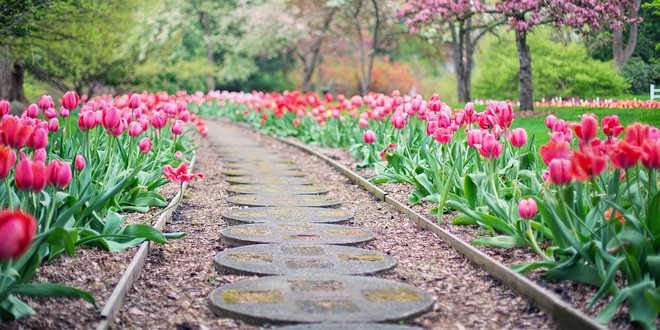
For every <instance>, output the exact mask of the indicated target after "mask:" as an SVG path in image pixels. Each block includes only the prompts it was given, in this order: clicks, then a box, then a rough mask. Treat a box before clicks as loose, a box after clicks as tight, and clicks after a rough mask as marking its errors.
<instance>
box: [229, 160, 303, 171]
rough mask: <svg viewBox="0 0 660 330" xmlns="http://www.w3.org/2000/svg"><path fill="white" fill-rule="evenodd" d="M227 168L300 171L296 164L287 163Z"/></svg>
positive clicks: (241, 165)
mask: <svg viewBox="0 0 660 330" xmlns="http://www.w3.org/2000/svg"><path fill="white" fill-rule="evenodd" d="M225 167H226V168H231V169H243V170H259V169H263V170H270V169H278V170H298V169H299V168H298V167H297V166H296V165H294V164H287V163H280V164H271V163H268V162H258V163H255V162H251V163H231V164H226V165H225Z"/></svg>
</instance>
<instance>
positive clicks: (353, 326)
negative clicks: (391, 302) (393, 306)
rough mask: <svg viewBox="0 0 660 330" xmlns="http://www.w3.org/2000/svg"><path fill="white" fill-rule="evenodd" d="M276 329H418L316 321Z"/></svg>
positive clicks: (392, 325) (376, 324)
mask: <svg viewBox="0 0 660 330" xmlns="http://www.w3.org/2000/svg"><path fill="white" fill-rule="evenodd" d="M276 329H277V330H420V329H421V328H417V327H411V326H407V325H395V324H383V323H317V324H298V325H289V326H285V327H277V328H276Z"/></svg>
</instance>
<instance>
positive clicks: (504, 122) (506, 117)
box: [497, 101, 513, 128]
mask: <svg viewBox="0 0 660 330" xmlns="http://www.w3.org/2000/svg"><path fill="white" fill-rule="evenodd" d="M497 123H498V124H499V125H500V126H501V127H502V128H508V127H511V123H513V107H511V103H510V102H507V101H503V102H498V104H497Z"/></svg>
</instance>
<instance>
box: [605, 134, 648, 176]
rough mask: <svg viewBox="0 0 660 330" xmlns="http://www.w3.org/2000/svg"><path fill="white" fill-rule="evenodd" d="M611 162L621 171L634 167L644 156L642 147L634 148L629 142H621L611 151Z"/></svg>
mask: <svg viewBox="0 0 660 330" xmlns="http://www.w3.org/2000/svg"><path fill="white" fill-rule="evenodd" d="M609 156H610V160H611V161H612V164H614V166H616V167H617V168H620V169H626V168H630V167H633V166H635V165H636V164H637V161H639V159H640V158H641V156H642V150H641V148H640V147H637V146H634V145H632V144H630V143H628V142H626V141H625V140H624V141H619V143H617V144H616V146H614V147H613V148H610V150H609Z"/></svg>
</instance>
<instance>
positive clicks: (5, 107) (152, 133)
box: [0, 92, 206, 320]
mask: <svg viewBox="0 0 660 330" xmlns="http://www.w3.org/2000/svg"><path fill="white" fill-rule="evenodd" d="M198 101H200V95H196V96H195V95H186V94H185V93H179V94H177V95H168V94H167V93H164V92H161V93H157V94H141V95H138V94H132V95H130V96H129V95H122V96H117V97H112V96H101V97H97V98H94V99H90V100H81V99H80V98H79V96H78V95H77V94H76V93H75V92H68V93H66V94H64V96H63V97H62V99H61V100H59V104H60V105H61V106H57V107H59V111H58V110H56V105H55V103H54V102H53V100H52V98H51V97H50V96H47V95H45V96H42V97H41V99H40V100H39V103H38V104H32V105H30V106H29V107H28V108H27V109H26V110H25V111H24V112H23V113H22V114H21V115H20V116H14V115H12V114H10V113H9V103H8V102H7V101H5V100H0V116H1V117H2V120H1V122H0V179H2V180H3V181H4V188H2V189H0V191H1V193H0V203H1V204H2V211H0V237H1V239H0V319H5V320H6V319H12V318H19V317H21V316H24V315H28V314H33V313H34V311H33V310H32V309H31V308H30V306H28V305H27V304H26V303H24V302H23V301H22V300H20V297H21V296H75V297H82V298H84V299H86V300H88V301H89V302H90V303H92V304H95V301H94V299H93V297H92V296H91V295H90V294H88V293H86V292H84V291H81V290H78V289H75V288H71V287H66V286H63V285H58V284H35V283H30V282H31V281H30V280H31V279H32V277H33V275H34V274H35V271H36V269H37V267H39V265H40V264H42V263H44V262H47V261H50V260H53V259H54V258H57V257H58V256H60V255H62V254H64V253H66V254H68V255H73V254H74V252H75V250H76V249H77V248H78V247H80V246H88V247H94V248H99V249H103V250H108V251H119V250H124V249H127V248H131V247H135V246H137V245H139V244H140V243H142V242H143V241H145V240H150V241H154V242H157V243H165V242H167V240H168V239H175V238H179V237H182V236H183V235H184V234H182V233H169V234H164V233H162V232H161V231H159V230H156V229H154V228H153V227H151V226H150V224H149V221H150V220H151V219H147V220H145V221H143V222H142V223H132V224H125V223H124V222H125V220H126V218H127V216H126V214H127V213H128V212H147V211H149V210H150V208H152V207H159V208H162V207H165V206H166V205H167V202H166V200H165V198H163V196H161V195H160V194H159V193H158V188H159V187H161V186H162V185H164V184H166V183H167V182H170V181H173V182H177V183H179V184H181V185H183V183H184V182H187V181H190V180H192V179H194V178H196V177H199V176H201V175H200V174H193V173H189V172H188V169H187V162H186V161H185V159H189V158H190V157H192V154H191V151H192V150H194V146H193V145H192V143H193V142H192V140H191V139H190V138H189V135H191V133H193V132H194V131H195V130H196V131H198V132H199V134H201V135H206V127H205V125H204V122H203V121H201V120H199V119H198V118H197V116H196V115H194V114H191V113H190V112H189V111H188V103H189V102H198ZM193 127H194V128H193ZM172 166H176V167H177V168H174V167H172Z"/></svg>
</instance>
